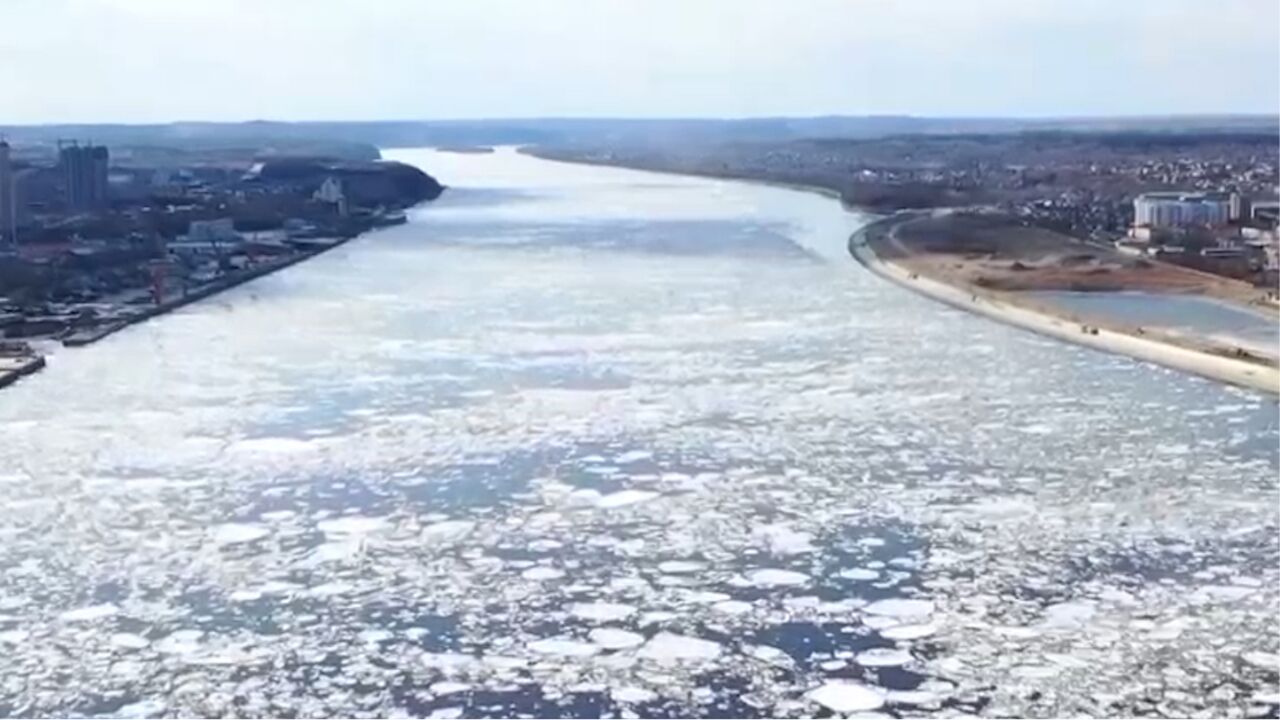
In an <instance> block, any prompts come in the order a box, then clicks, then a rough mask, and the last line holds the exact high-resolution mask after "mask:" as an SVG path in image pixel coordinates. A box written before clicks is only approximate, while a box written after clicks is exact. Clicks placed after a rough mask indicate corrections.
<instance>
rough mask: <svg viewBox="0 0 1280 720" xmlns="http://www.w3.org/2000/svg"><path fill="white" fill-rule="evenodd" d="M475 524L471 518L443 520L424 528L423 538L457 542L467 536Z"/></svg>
mask: <svg viewBox="0 0 1280 720" xmlns="http://www.w3.org/2000/svg"><path fill="white" fill-rule="evenodd" d="M475 526H476V524H475V523H473V522H471V521H470V520H442V521H440V522H438V523H432V524H430V525H428V526H426V527H424V528H422V539H423V540H426V541H428V542H438V543H449V542H456V541H458V540H461V539H462V538H464V537H466V536H467V535H468V534H469V533H470V532H471V529H472V528H474V527H475Z"/></svg>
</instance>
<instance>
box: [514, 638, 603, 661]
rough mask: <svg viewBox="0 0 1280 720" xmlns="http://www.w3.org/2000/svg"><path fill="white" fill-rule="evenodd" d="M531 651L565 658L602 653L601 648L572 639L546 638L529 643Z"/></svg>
mask: <svg viewBox="0 0 1280 720" xmlns="http://www.w3.org/2000/svg"><path fill="white" fill-rule="evenodd" d="M529 649H530V650H532V651H533V652H536V653H538V654H540V655H563V656H565V657H589V656H591V655H595V654H596V653H598V652H600V648H599V647H597V646H595V645H592V644H591V643H585V642H582V641H580V640H573V639H571V638H545V639H542V640H534V641H533V642H531V643H529Z"/></svg>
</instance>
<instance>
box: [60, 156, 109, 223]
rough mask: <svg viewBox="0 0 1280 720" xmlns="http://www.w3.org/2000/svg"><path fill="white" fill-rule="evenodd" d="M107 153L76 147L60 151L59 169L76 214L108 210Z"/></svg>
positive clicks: (68, 200) (70, 206)
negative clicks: (86, 211) (77, 212)
mask: <svg viewBox="0 0 1280 720" xmlns="http://www.w3.org/2000/svg"><path fill="white" fill-rule="evenodd" d="M108 158H109V156H108V154H107V149H106V148H105V147H103V146H101V145H85V146H83V147H81V146H80V145H76V144H72V145H67V146H63V147H61V148H60V149H59V150H58V166H59V167H60V168H62V181H63V184H64V185H65V186H66V191H67V206H68V207H69V208H70V209H72V210H78V211H85V210H101V209H103V208H105V207H106V206H107V163H108Z"/></svg>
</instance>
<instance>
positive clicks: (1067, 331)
mask: <svg viewBox="0 0 1280 720" xmlns="http://www.w3.org/2000/svg"><path fill="white" fill-rule="evenodd" d="M911 217H912V216H911V215H909V214H905V215H896V216H891V217H888V218H884V219H882V220H879V221H877V222H875V223H872V224H871V225H868V226H867V227H864V228H862V229H861V230H859V231H858V232H856V233H854V235H853V236H852V237H851V238H850V240H849V252H850V254H851V255H852V256H853V257H854V259H856V260H857V261H858V262H859V263H860V264H862V265H863V266H864V267H866V268H867V269H868V270H870V271H871V272H873V273H875V274H876V275H879V276H880V277H882V278H885V279H886V280H889V281H891V282H894V283H896V284H898V285H901V286H903V287H905V288H908V289H910V290H912V291H914V292H917V293H920V294H921V295H924V296H926V297H929V298H931V299H934V300H937V301H940V302H943V303H946V304H948V305H951V306H953V307H956V308H959V309H961V310H965V311H966V312H971V313H975V314H977V315H982V316H984V317H988V318H991V319H993V320H996V321H999V322H1003V323H1006V324H1008V325H1013V326H1015V327H1019V328H1022V329H1025V330H1030V331H1032V332H1035V333H1038V334H1041V335H1045V336H1048V337H1053V338H1056V339H1059V340H1064V341H1066V342H1071V343H1074V344H1077V345H1083V346H1085V347H1091V348H1094V349H1097V350H1103V351H1107V352H1113V353H1119V354H1122V355H1128V356H1130V357H1133V358H1137V359H1139V360H1145V361H1147V362H1152V363H1155V364H1157V365H1161V366H1164V367H1169V368H1173V369H1175V370H1180V371H1183V372H1189V373H1193V374H1195V375H1200V376H1202V377H1207V378H1210V379H1213V380H1217V381H1220V382H1224V383H1229V384H1232V385H1237V386H1240V387H1246V388H1251V389H1254V390H1260V391H1263V392H1266V393H1269V394H1272V395H1280V368H1277V365H1276V362H1275V360H1274V359H1272V358H1263V357H1256V356H1248V355H1247V354H1244V355H1241V351H1240V350H1239V349H1238V348H1232V347H1229V346H1226V345H1221V344H1217V343H1212V342H1209V341H1207V340H1200V339H1190V338H1186V337H1174V336H1172V335H1168V334H1162V333H1160V332H1158V331H1152V330H1144V329H1129V328H1123V327H1120V326H1117V325H1111V324H1088V323H1081V322H1080V320H1079V319H1076V318H1072V317H1069V316H1066V315H1064V314H1060V313H1057V312H1054V311H1053V310H1052V309H1051V308H1049V307H1048V306H1045V305H1044V304H1041V303H1035V302H1033V301H1029V300H1027V299H1024V298H1020V297H1018V294H1017V293H1011V292H1003V291H994V290H989V289H985V288H981V287H977V286H972V285H966V286H961V285H959V284H956V283H953V282H946V281H943V280H939V279H937V278H934V277H930V276H929V275H926V274H922V273H920V272H917V271H915V270H913V269H910V268H908V267H905V266H904V265H902V264H900V263H898V262H894V261H892V260H888V259H885V258H882V257H881V256H880V254H878V253H877V252H876V249H875V243H874V242H873V240H875V239H876V238H877V236H878V235H881V234H885V235H887V234H889V233H892V232H893V231H894V230H895V229H896V228H897V227H898V225H899V224H901V223H903V222H905V221H908V220H910V219H911ZM1232 355H1234V357H1233V356H1232Z"/></svg>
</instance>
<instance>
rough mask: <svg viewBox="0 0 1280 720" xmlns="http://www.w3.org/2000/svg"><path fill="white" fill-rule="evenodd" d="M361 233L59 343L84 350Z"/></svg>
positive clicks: (220, 280) (199, 288)
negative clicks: (112, 336)
mask: <svg viewBox="0 0 1280 720" xmlns="http://www.w3.org/2000/svg"><path fill="white" fill-rule="evenodd" d="M371 229H376V228H371ZM363 234H364V233H360V234H357V235H353V236H351V237H349V238H336V239H334V240H333V241H332V242H331V243H329V244H327V245H322V246H318V247H316V248H314V249H311V250H305V251H301V252H298V253H295V254H293V255H290V256H288V257H285V258H282V259H280V260H276V261H273V262H265V263H262V264H259V265H255V266H254V267H251V268H245V269H244V270H238V271H235V272H232V273H228V274H226V275H223V276H221V277H219V278H217V279H216V280H214V281H212V282H209V283H206V284H204V285H200V286H197V287H196V288H193V289H191V290H189V291H187V292H186V293H184V294H182V295H180V296H178V297H175V298H171V299H168V300H165V301H163V302H161V303H159V304H156V305H153V306H151V307H147V308H145V309H143V310H141V311H140V312H138V313H136V314H134V315H131V316H129V317H127V318H123V319H120V320H116V321H112V322H108V323H104V324H102V325H99V326H96V327H92V328H86V329H83V330H77V331H75V332H73V333H71V334H69V335H67V336H65V337H63V338H62V344H63V345H64V346H65V347H84V346H85V345H91V344H93V343H95V342H97V341H99V340H102V339H103V338H106V337H108V336H110V335H113V334H115V333H117V332H119V331H121V330H123V329H125V328H127V327H129V326H130V325H136V324H138V323H141V322H145V321H147V320H150V319H151V318H153V317H156V316H159V315H164V314H166V313H169V312H173V311H174V310H177V309H178V308H181V307H183V306H185V305H189V304H191V303H193V302H197V301H199V300H203V299H205V298H207V297H212V296H214V295H217V294H218V293H221V292H223V291H226V290H230V289H231V288H234V287H239V286H240V285H243V284H245V283H247V282H250V281H252V280H256V279H258V278H260V277H263V276H265V275H270V274H271V273H274V272H277V271H280V270H283V269H285V268H287V267H289V266H291V265H296V264H298V263H300V262H302V261H304V260H309V259H311V258H313V257H315V256H317V255H320V254H322V253H325V252H328V251H329V250H332V249H333V248H335V247H338V246H340V245H344V244H346V243H347V242H350V241H351V240H353V239H355V238H357V237H360V235H363Z"/></svg>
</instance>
